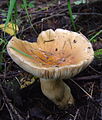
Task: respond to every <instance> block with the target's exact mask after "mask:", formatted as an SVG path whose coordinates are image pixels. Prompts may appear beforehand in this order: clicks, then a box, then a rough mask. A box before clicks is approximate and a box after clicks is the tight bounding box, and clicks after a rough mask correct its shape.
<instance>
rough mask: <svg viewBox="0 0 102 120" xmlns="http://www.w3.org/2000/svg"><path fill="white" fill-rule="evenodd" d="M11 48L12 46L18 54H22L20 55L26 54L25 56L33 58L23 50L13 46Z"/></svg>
mask: <svg viewBox="0 0 102 120" xmlns="http://www.w3.org/2000/svg"><path fill="white" fill-rule="evenodd" d="M11 48H12V49H13V50H14V51H16V52H18V53H20V54H22V55H24V56H26V57H28V58H31V59H33V57H32V56H30V55H28V54H26V53H25V52H23V51H21V50H18V49H16V48H14V47H11Z"/></svg>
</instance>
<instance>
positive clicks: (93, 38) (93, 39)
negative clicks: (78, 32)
mask: <svg viewBox="0 0 102 120" xmlns="http://www.w3.org/2000/svg"><path fill="white" fill-rule="evenodd" d="M101 33H102V30H100V31H99V32H97V33H96V34H95V35H94V36H92V37H91V38H90V42H96V39H95V38H96V37H97V36H98V35H99V34H101Z"/></svg>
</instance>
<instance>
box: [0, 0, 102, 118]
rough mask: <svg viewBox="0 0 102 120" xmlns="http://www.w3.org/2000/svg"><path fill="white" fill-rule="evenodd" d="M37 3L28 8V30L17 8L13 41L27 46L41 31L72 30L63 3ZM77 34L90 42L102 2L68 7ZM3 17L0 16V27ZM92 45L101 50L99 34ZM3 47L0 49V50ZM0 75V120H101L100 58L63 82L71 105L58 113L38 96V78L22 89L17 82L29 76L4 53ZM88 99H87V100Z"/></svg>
mask: <svg viewBox="0 0 102 120" xmlns="http://www.w3.org/2000/svg"><path fill="white" fill-rule="evenodd" d="M46 1H47V0H44V1H43V2H42V1H38V2H36V3H35V8H29V9H28V12H29V15H30V19H31V23H32V25H33V27H34V28H32V26H31V24H30V22H29V18H27V15H26V12H25V10H23V9H21V8H20V5H18V6H17V7H18V16H17V24H18V26H19V28H20V30H19V32H18V33H17V37H18V38H20V39H23V40H24V39H25V40H28V41H30V42H33V41H36V38H37V36H38V34H39V33H40V32H41V31H42V30H47V29H49V28H50V29H54V30H55V29H56V28H63V29H68V30H72V31H74V29H73V26H72V24H71V22H70V17H69V14H68V8H67V1H66V0H63V1H60V2H58V1H57V2H54V3H53V2H51V0H50V1H49V2H48V1H47V2H46ZM7 6H8V4H7V2H2V4H1V5H0V10H1V9H3V10H4V11H6V13H7ZM72 10H73V15H77V17H76V18H75V25H76V27H77V32H81V33H83V34H84V35H85V36H86V37H87V38H91V37H92V36H93V35H94V34H95V33H97V32H98V31H100V30H102V1H96V2H93V3H88V4H80V5H75V4H72ZM4 18H5V16H3V15H2V13H0V23H3V22H4ZM0 36H1V38H5V39H6V40H7V41H9V40H10V38H11V37H12V36H10V35H8V34H4V33H3V31H0ZM96 39H97V41H96V42H92V45H93V48H94V50H95V51H96V50H97V49H102V34H100V35H98V36H97V37H96ZM2 47H3V46H0V50H1V49H2ZM1 66H2V69H1V71H0V120H102V56H100V57H95V59H94V60H93V62H92V63H91V64H90V65H89V66H88V67H87V68H86V69H85V70H84V71H82V72H81V73H80V74H78V75H77V76H75V77H73V78H72V79H71V80H64V81H65V82H66V83H67V84H68V85H69V86H70V88H71V90H72V94H73V96H74V98H75V104H74V105H72V106H69V107H68V108H64V109H61V108H59V107H58V106H56V105H55V104H54V103H52V102H51V101H50V100H48V99H47V98H46V97H45V96H44V95H43V94H42V92H41V89H40V83H39V78H35V82H34V83H33V84H31V85H29V86H27V87H25V88H23V89H21V88H20V87H21V85H20V84H21V83H19V80H20V81H21V80H23V81H24V80H26V81H30V78H32V77H33V76H32V75H30V74H28V73H26V72H25V71H24V70H22V69H21V68H20V67H19V66H17V65H16V64H15V63H14V62H13V61H12V59H11V58H10V57H9V55H8V53H7V52H6V53H5V54H4V59H3V62H2V63H1ZM90 95H91V97H90Z"/></svg>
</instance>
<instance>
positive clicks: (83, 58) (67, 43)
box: [7, 29, 94, 79]
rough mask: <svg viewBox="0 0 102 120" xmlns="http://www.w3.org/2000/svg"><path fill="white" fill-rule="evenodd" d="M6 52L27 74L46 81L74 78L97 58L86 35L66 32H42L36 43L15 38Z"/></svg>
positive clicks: (59, 30)
mask: <svg viewBox="0 0 102 120" xmlns="http://www.w3.org/2000/svg"><path fill="white" fill-rule="evenodd" d="M12 48H15V49H17V50H19V51H22V52H23V53H26V54H27V55H29V56H30V57H27V56H26V55H24V54H21V53H20V52H17V51H16V50H14V49H12ZM7 51H8V54H9V55H10V56H11V58H12V59H13V61H14V62H15V63H16V64H18V65H19V66H20V67H21V68H23V69H24V70H25V71H27V72H29V73H31V74H33V75H34V76H37V77H40V78H45V79H58V78H60V79H66V78H70V77H73V76H75V75H76V74H78V73H79V72H80V71H82V70H83V69H85V68H86V67H87V66H88V65H89V64H90V63H91V62H92V60H93V58H94V51H93V48H92V45H91V43H90V42H89V41H88V39H87V38H86V37H85V36H84V35H83V34H81V33H80V34H79V33H76V32H72V31H68V30H63V29H56V30H55V31H53V30H52V29H49V30H46V31H42V32H41V33H40V34H39V36H38V38H37V42H33V43H30V42H27V41H23V40H20V39H17V38H16V37H12V39H11V40H10V41H9V42H8V45H7Z"/></svg>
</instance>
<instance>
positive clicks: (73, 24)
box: [67, 0, 76, 31]
mask: <svg viewBox="0 0 102 120" xmlns="http://www.w3.org/2000/svg"><path fill="white" fill-rule="evenodd" d="M67 6H68V11H69V15H70V21H71V23H72V26H73V28H74V30H75V31H76V26H75V23H74V19H73V16H72V8H71V4H70V0H68V5H67Z"/></svg>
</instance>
